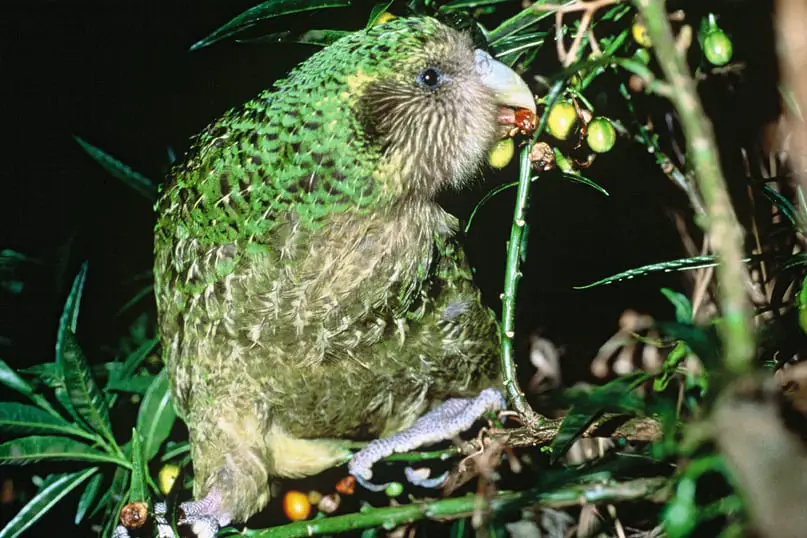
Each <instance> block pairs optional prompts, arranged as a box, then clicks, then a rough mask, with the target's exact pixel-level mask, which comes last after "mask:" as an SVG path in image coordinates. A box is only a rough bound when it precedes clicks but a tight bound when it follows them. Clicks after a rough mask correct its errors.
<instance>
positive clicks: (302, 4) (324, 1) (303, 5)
mask: <svg viewBox="0 0 807 538" xmlns="http://www.w3.org/2000/svg"><path fill="white" fill-rule="evenodd" d="M349 5H350V1H349V0H269V1H268V2H263V3H261V4H258V5H257V6H255V7H252V8H250V9H248V10H246V11H244V12H243V13H241V14H240V15H237V16H236V17H234V18H233V19H232V20H230V22H228V23H226V24H225V25H223V26H221V27H219V28H218V29H217V30H216V31H214V32H213V33H212V34H210V35H208V36H207V37H205V38H204V39H200V40H199V41H197V42H196V43H194V44H193V45H192V46H191V49H190V50H192V51H194V50H199V49H201V48H204V47H208V46H210V45H212V44H213V43H216V42H218V41H221V40H222V39H225V38H227V37H230V36H231V35H233V34H236V33H238V32H240V31H242V30H246V29H247V28H252V27H253V26H255V25H256V24H258V23H259V22H261V21H264V20H267V19H271V18H274V17H280V16H281V15H290V14H292V13H299V12H302V11H311V10H315V9H324V8H330V7H346V6H349Z"/></svg>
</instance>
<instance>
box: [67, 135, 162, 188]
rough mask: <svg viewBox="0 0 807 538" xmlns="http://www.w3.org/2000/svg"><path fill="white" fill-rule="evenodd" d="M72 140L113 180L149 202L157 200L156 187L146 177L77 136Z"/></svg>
mask: <svg viewBox="0 0 807 538" xmlns="http://www.w3.org/2000/svg"><path fill="white" fill-rule="evenodd" d="M73 139H74V140H75V141H76V142H78V144H79V145H80V146H81V148H82V149H83V150H84V151H85V152H87V154H88V155H89V156H90V157H92V158H93V159H94V160H95V162H97V163H98V164H100V165H101V167H102V168H103V169H104V170H106V171H107V172H108V173H109V174H110V175H111V176H112V177H114V178H115V179H119V180H121V181H122V182H123V183H124V184H126V185H127V186H128V187H131V188H132V189H133V190H134V191H135V192H137V193H138V194H140V195H141V196H143V197H144V198H146V199H147V200H150V201H152V202H153V201H155V200H157V185H156V184H155V183H154V182H153V181H151V180H150V179H149V178H147V177H146V176H144V175H142V174H140V173H138V172H136V171H134V170H132V169H131V168H130V167H128V166H126V165H125V164H123V163H122V162H120V161H119V160H117V159H116V158H115V157H113V156H111V155H109V154H108V153H106V152H104V151H103V150H101V149H100V148H97V147H95V146H93V145H92V144H90V143H89V142H87V141H86V140H84V139H83V138H80V137H78V136H74V137H73Z"/></svg>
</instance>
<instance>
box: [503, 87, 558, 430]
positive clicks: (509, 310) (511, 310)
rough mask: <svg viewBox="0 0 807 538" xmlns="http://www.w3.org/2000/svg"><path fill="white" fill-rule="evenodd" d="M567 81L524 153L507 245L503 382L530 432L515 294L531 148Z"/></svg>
mask: <svg viewBox="0 0 807 538" xmlns="http://www.w3.org/2000/svg"><path fill="white" fill-rule="evenodd" d="M563 86H564V80H563V79H561V80H558V81H557V82H555V84H554V85H553V86H552V88H551V89H550V90H549V93H548V94H547V96H546V100H545V101H546V109H545V110H544V113H543V114H542V116H541V121H540V122H539V123H538V128H537V129H536V130H535V133H533V135H532V139H531V140H530V143H529V144H527V145H526V146H525V147H524V148H523V149H522V151H521V158H520V166H521V168H520V170H519V179H518V190H517V192H516V203H515V208H514V209H513V225H512V226H511V228H510V240H509V241H508V242H507V265H506V267H505V273H504V293H503V294H502V334H501V338H502V381H503V383H504V388H505V390H506V392H507V396H508V398H509V400H510V402H511V403H512V405H513V408H514V409H515V410H516V411H517V412H518V414H519V415H521V419H522V421H523V423H524V424H525V425H526V426H528V427H530V428H537V427H538V426H540V425H541V422H542V420H543V419H542V418H541V416H540V415H539V414H538V413H536V412H535V411H534V410H533V409H532V407H530V404H529V403H527V398H526V397H525V395H524V392H523V391H522V390H521V388H520V387H519V386H518V381H517V376H516V365H515V358H514V353H513V338H514V337H515V334H516V329H515V325H516V321H515V320H516V291H517V289H518V281H519V280H520V279H521V276H522V275H521V271H520V270H519V264H520V261H521V252H522V251H525V250H526V248H525V247H526V245H522V242H523V240H524V230H525V227H526V224H527V222H526V212H527V205H528V203H529V195H530V170H531V168H532V166H531V163H530V158H529V154H530V148H532V146H533V144H535V141H536V140H537V139H538V137H539V136H541V133H543V132H544V129H546V123H547V121H548V119H549V111H550V110H551V108H552V105H553V104H554V103H555V101H556V100H557V99H558V96H560V93H561V91H562V90H563Z"/></svg>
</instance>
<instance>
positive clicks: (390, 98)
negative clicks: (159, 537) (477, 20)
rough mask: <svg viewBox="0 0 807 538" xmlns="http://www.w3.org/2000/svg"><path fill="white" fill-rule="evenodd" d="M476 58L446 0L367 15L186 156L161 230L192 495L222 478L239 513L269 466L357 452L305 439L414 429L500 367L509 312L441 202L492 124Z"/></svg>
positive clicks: (168, 346) (299, 467)
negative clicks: (434, 15) (378, 20)
mask: <svg viewBox="0 0 807 538" xmlns="http://www.w3.org/2000/svg"><path fill="white" fill-rule="evenodd" d="M474 62H475V58H474V49H473V46H472V44H471V41H470V39H469V38H468V37H466V36H464V35H462V34H459V33H457V32H455V31H454V30H451V29H449V28H447V27H445V26H443V25H441V24H439V23H437V22H436V21H434V20H431V19H398V20H395V21H393V22H391V23H389V24H386V25H383V26H378V27H374V28H371V29H369V30H366V31H362V32H357V33H355V34H352V35H350V36H348V37H347V38H344V39H342V40H340V41H338V42H337V43H335V44H334V45H332V46H330V47H328V48H327V49H325V50H323V51H321V52H319V53H317V54H315V55H314V56H312V57H311V58H310V59H309V60H308V61H307V62H305V63H304V64H302V65H301V66H300V67H299V68H298V69H296V70H295V71H294V72H293V73H292V74H291V75H290V76H289V77H288V78H287V79H285V80H283V81H281V82H278V83H277V85H276V88H274V89H272V90H268V91H265V92H263V93H262V94H260V95H259V96H258V97H257V98H255V99H254V100H252V101H250V102H248V103H246V104H245V105H243V106H241V107H239V108H237V109H235V110H232V111H230V112H229V113H227V114H226V115H225V116H224V117H223V118H221V119H219V120H218V121H216V122H215V123H213V124H212V125H211V126H210V127H208V128H207V129H206V130H205V131H204V132H203V133H202V134H201V135H200V136H199V137H198V138H197V139H196V141H195V143H194V145H193V147H192V149H191V151H190V153H189V155H188V157H187V159H186V162H185V164H183V165H182V166H180V167H178V168H176V169H175V170H174V171H173V173H172V181H171V182H170V184H169V185H168V187H167V188H166V190H165V192H164V193H163V195H162V198H161V200H160V202H159V203H158V207H157V209H158V212H159V219H158V223H157V227H156V235H155V253H156V264H155V281H156V291H157V302H158V307H159V313H160V328H161V333H162V339H163V346H164V350H165V359H166V363H167V367H168V371H169V374H170V378H171V382H172V388H173V394H174V397H175V401H176V403H177V405H178V408H179V410H180V411H181V412H182V414H183V415H184V418H185V421H186V422H187V424H188V427H189V430H190V441H191V449H192V456H193V463H194V471H195V475H196V491H195V496H197V497H199V496H203V495H204V494H206V493H207V492H208V491H210V490H211V489H212V488H217V489H218V490H219V491H221V492H223V493H224V495H222V497H223V499H224V500H223V504H224V506H223V507H222V508H221V510H220V512H222V513H224V514H226V515H227V516H228V517H229V518H231V519H233V520H236V521H239V520H244V519H246V518H247V517H249V516H250V515H252V514H253V513H254V512H256V511H257V510H259V509H260V508H261V507H262V506H263V505H264V504H265V503H266V501H267V500H268V498H269V481H270V479H271V477H274V476H279V477H283V476H301V475H307V474H313V473H316V472H318V471H320V470H322V469H324V468H327V467H328V466H331V465H333V464H335V463H337V462H340V461H343V460H344V457H345V453H344V452H343V451H342V449H340V448H338V447H337V446H335V445H333V444H331V443H327V442H320V441H302V440H301V439H319V438H335V437H343V438H344V437H347V438H360V437H364V438H366V437H376V436H380V435H385V434H388V433H392V432H395V431H399V430H401V429H402V428H405V427H407V426H409V425H410V424H411V423H412V422H413V421H414V420H415V419H416V418H417V417H418V416H419V415H420V414H422V413H423V412H424V411H425V410H427V409H428V408H429V407H430V406H432V405H433V404H434V403H436V402H439V401H441V400H442V399H444V398H446V397H448V396H451V395H455V396H456V395H466V396H471V395H474V394H475V393H477V392H478V391H479V390H480V389H481V388H484V387H487V386H490V385H491V384H494V383H495V382H496V379H497V375H498V373H497V364H498V336H497V335H498V332H497V327H496V324H495V321H494V318H493V316H492V313H491V312H490V311H489V310H488V309H487V308H485V307H484V306H483V305H482V303H481V301H480V296H479V291H478V290H477V288H476V287H475V286H474V284H473V282H472V278H471V272H470V270H469V268H468V265H467V263H466V262H465V259H464V256H463V253H462V250H461V247H460V246H459V245H458V244H457V242H456V240H455V239H454V234H455V232H456V228H457V221H456V219H455V218H454V217H453V216H451V215H450V214H448V213H446V212H445V211H444V210H443V209H442V208H440V207H439V206H438V205H437V204H436V202H435V201H434V196H435V194H436V193H437V192H439V191H440V190H443V189H445V188H446V187H450V186H453V187H458V186H461V185H462V184H463V183H464V182H466V181H467V180H468V179H469V177H471V176H472V174H473V173H474V172H475V171H476V170H477V169H478V167H479V164H480V162H481V161H482V160H483V158H484V156H485V152H486V150H487V149H488V148H489V147H490V145H491V144H492V142H493V141H494V140H495V137H496V132H497V125H498V124H497V108H498V105H497V101H496V98H495V96H494V95H493V92H492V91H491V90H490V89H489V88H487V87H485V86H484V85H482V84H481V83H480V82H479V77H478V75H477V74H476V73H475V71H474V65H475V63H474ZM429 66H438V67H439V69H440V72H441V73H442V74H443V75H445V77H447V78H444V79H443V80H444V81H445V83H444V84H442V85H441V86H440V87H438V88H436V89H433V88H430V87H426V86H424V84H423V83H422V81H421V79H422V76H421V75H419V74H420V73H422V72H423V70H424V69H425V68H428V67H429ZM259 68H261V67H260V66H256V69H259ZM419 77H421V78H419ZM224 519H227V518H224Z"/></svg>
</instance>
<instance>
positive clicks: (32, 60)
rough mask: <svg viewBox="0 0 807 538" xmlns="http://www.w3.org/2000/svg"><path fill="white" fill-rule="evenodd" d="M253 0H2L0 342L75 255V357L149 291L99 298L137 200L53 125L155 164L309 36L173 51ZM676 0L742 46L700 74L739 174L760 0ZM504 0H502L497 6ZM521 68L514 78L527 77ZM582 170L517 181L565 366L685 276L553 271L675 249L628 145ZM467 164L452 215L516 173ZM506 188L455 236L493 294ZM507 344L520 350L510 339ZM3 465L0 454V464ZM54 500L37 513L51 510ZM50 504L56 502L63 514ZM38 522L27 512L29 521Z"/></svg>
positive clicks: (752, 106)
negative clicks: (580, 179)
mask: <svg viewBox="0 0 807 538" xmlns="http://www.w3.org/2000/svg"><path fill="white" fill-rule="evenodd" d="M256 3H257V2H255V1H254V0H232V1H228V2H223V1H218V2H214V1H209V0H199V1H194V2H189V1H179V0H137V1H132V0H127V1H116V2H102V1H100V0H84V1H66V0H62V1H59V0H54V1H42V0H5V1H4V2H3V4H2V7H0V40H2V41H1V46H0V125H2V132H3V135H4V136H3V142H2V146H0V155H1V156H2V160H3V166H2V167H0V179H1V180H2V187H3V189H2V194H0V200H2V210H1V211H0V215H1V218H2V219H3V220H2V223H0V234H2V238H1V240H0V249H4V248H8V249H13V250H15V251H18V252H20V253H22V254H25V255H28V256H31V257H32V258H34V259H36V260H38V261H37V262H35V263H31V264H26V265H24V266H22V267H21V268H20V269H19V270H18V271H17V272H15V274H14V278H15V279H17V280H19V281H20V282H22V283H23V288H22V291H21V292H19V293H11V292H9V291H8V290H6V289H3V290H2V291H0V294H2V295H0V308H1V309H2V311H1V312H0V313H1V314H2V319H3V321H2V326H1V327H2V328H0V356H1V357H2V358H3V360H5V361H7V362H8V363H9V364H11V365H12V366H15V367H25V366H30V365H33V364H38V363H42V362H47V361H52V360H53V345H54V342H55V334H56V326H57V321H58V316H59V314H60V312H61V308H62V304H63V301H64V299H65V296H66V294H67V290H68V288H69V285H70V282H71V280H72V278H73V276H74V275H75V274H76V272H77V271H78V269H79V267H80V265H81V264H82V263H83V262H84V261H87V262H88V264H89V273H88V280H87V287H86V291H85V294H84V299H83V302H82V305H83V306H82V311H81V318H80V320H79V327H78V335H79V340H80V341H81V343H82V345H83V347H84V349H85V353H86V354H87V356H88V358H89V359H90V360H91V361H92V362H101V361H106V360H110V359H111V358H112V357H113V354H112V351H111V349H112V346H114V344H115V343H116V342H117V341H118V339H119V338H120V337H121V336H122V335H123V334H125V332H126V330H127V327H128V326H129V325H130V324H131V322H132V320H133V319H134V317H135V316H136V315H138V314H139V313H142V312H143V311H144V310H149V309H151V310H153V305H152V300H151V298H150V297H149V298H146V299H144V300H143V301H142V302H141V303H140V304H139V306H138V307H137V308H135V309H133V310H130V311H128V312H126V313H125V314H123V315H116V313H117V312H118V310H119V309H120V307H121V306H122V305H123V304H125V303H126V302H127V300H129V299H130V298H131V297H132V295H133V294H134V293H136V292H137V291H138V290H139V289H141V288H142V287H143V286H144V285H145V284H147V282H148V280H144V279H143V275H144V274H146V276H148V272H149V271H150V268H151V263H152V254H151V249H152V237H151V233H152V226H153V221H154V218H153V214H152V208H151V203H150V202H149V201H148V200H146V199H145V198H143V197H142V196H140V195H138V194H137V193H135V192H134V191H133V190H131V189H130V188H129V187H127V186H126V185H124V184H122V183H121V182H119V181H118V180H116V179H115V178H112V177H110V176H109V175H108V174H107V173H106V172H105V171H104V170H103V169H102V168H101V167H100V166H99V165H98V164H97V163H95V162H94V161H93V160H92V159H91V158H90V157H89V156H88V155H87V154H86V153H84V151H83V150H82V149H81V148H80V147H79V146H78V144H76V143H75V141H74V140H73V138H72V137H73V136H74V135H75V136H80V137H82V138H84V139H85V140H87V141H88V142H90V143H91V144H94V145H96V146H98V147H100V148H101V149H103V150H104V151H106V152H108V153H109V154H111V155H113V156H114V157H116V158H118V159H119V160H121V161H122V162H124V163H126V164H127V165H129V166H131V167H132V168H133V169H135V170H137V171H138V172H140V173H142V174H143V175H145V176H147V177H149V178H152V179H154V180H155V181H162V178H163V176H164V174H165V171H166V169H167V167H168V164H169V154H170V153H171V152H173V153H175V154H176V155H177V156H178V157H179V158H181V156H182V154H183V152H184V150H185V149H186V148H187V144H188V139H189V138H190V137H191V136H192V135H194V134H195V133H196V132H198V131H200V130H201V129H202V128H203V127H204V126H205V125H206V124H207V123H208V122H210V121H212V120H213V119H215V118H216V117H217V116H218V115H220V114H222V113H223V112H225V111H226V110H227V109H228V108H230V107H232V106H235V105H237V104H239V103H241V102H243V101H245V100H247V99H249V98H251V97H252V96H254V95H255V94H256V93H257V92H259V91H260V90H261V89H263V88H266V87H268V86H270V85H271V84H272V82H273V81H274V80H276V79H277V78H279V77H281V76H283V75H284V74H285V73H287V72H288V70H289V69H290V68H291V67H293V66H294V65H295V64H297V63H298V62H299V61H301V60H303V59H304V58H306V57H307V56H309V55H310V54H311V53H313V52H314V51H315V50H317V49H316V48H315V47H311V46H305V45H296V44H273V45H267V44H260V45H257V44H251V45H250V44H235V43H232V42H229V41H228V42H221V43H218V44H216V45H214V46H212V47H209V48H206V49H202V50H200V51H197V52H189V51H188V47H189V46H190V45H191V44H192V43H194V42H196V41H197V40H198V39H200V38H202V37H204V36H205V35H207V34H208V33H210V32H211V31H213V30H214V29H215V28H217V27H218V26H220V25H221V24H223V23H224V22H226V21H228V20H229V19H230V18H232V17H233V16H235V15H237V14H238V13H240V12H241V11H243V10H245V9H247V8H249V7H252V6H253V5H255V4H256ZM687 4H693V3H692V2H688V3H687ZM695 4H701V5H699V6H697V7H694V8H693V7H691V6H688V7H689V9H702V10H704V11H705V10H706V9H707V8H708V7H710V6H712V7H717V8H718V9H722V10H723V12H724V13H725V15H724V17H723V18H722V19H721V26H722V27H723V28H724V29H725V30H726V31H727V32H728V33H729V35H732V36H734V38H735V58H736V59H738V60H742V61H744V62H746V68H745V71H744V72H743V74H742V75H731V76H727V77H718V79H716V80H712V79H709V80H708V81H706V82H704V83H702V85H701V89H702V90H703V92H704V98H705V100H706V105H707V107H708V109H709V111H710V114H712V117H713V119H714V120H715V123H716V125H717V130H718V137H719V140H720V144H721V149H722V151H723V153H724V158H723V164H724V166H725V167H726V171H727V176H728V177H729V180H730V181H732V180H733V178H736V183H737V184H738V185H740V186H739V187H738V188H739V189H742V188H743V187H742V178H743V176H742V171H741V168H740V166H739V160H738V159H736V158H735V157H736V155H737V154H738V153H737V148H739V147H740V146H741V145H743V144H745V143H746V142H747V141H748V140H753V139H754V137H755V136H756V134H757V132H758V129H759V126H760V124H761V123H762V122H763V121H765V120H767V119H770V118H772V117H774V116H775V113H776V102H777V99H776V94H775V81H776V79H775V77H776V73H775V59H774V57H773V55H772V47H771V30H770V21H769V13H770V7H769V5H768V2H736V1H732V2H720V3H717V2H696V3H695ZM518 6H519V2H515V3H514V5H513V6H510V7H506V8H503V9H504V10H505V11H506V10H507V9H510V11H514V10H516V9H518ZM727 6H729V7H730V9H729V10H727V9H726V7H727ZM371 7H372V3H371V2H367V1H365V2H363V1H361V0H356V1H354V2H353V6H352V7H351V8H346V9H332V10H326V11H325V12H322V13H304V14H299V15H296V16H291V17H285V18H281V19H276V20H273V21H269V22H267V23H265V24H263V25H261V26H259V27H258V33H261V32H266V33H268V32H273V31H278V30H282V29H287V28H290V27H292V28H343V29H357V28H360V27H362V26H364V24H365V22H366V19H367V16H368V14H369V11H370V8H371ZM393 12H395V10H394V9H393ZM398 13H401V11H400V10H398ZM500 17H501V16H500V15H497V16H496V19H497V20H499V19H500ZM694 20H697V19H694ZM545 48H546V49H547V51H546V52H547V54H544V55H542V58H543V57H545V60H544V61H543V63H539V64H538V65H541V66H542V68H543V66H546V67H545V69H546V71H545V72H543V73H542V74H551V73H552V72H555V71H557V70H558V65H557V60H556V58H555V57H554V47H553V46H548V47H545ZM531 75H532V74H531V73H528V74H527V75H525V79H526V80H527V81H528V82H530V83H531V84H532V83H533V80H534V79H533V77H532V76H531ZM536 89H537V87H536ZM587 96H588V97H589V98H590V99H591V100H592V101H593V102H595V104H596V105H597V108H598V112H599V113H604V114H607V113H608V112H609V111H610V110H613V111H614V116H617V115H618V114H621V113H622V112H621V111H622V108H621V107H620V106H619V103H618V102H613V101H609V97H608V95H607V94H606V93H604V92H598V91H597V88H596V87H595V88H592V90H591V91H590V92H587ZM610 99H613V97H610ZM654 102H655V101H653V100H648V102H647V103H646V106H647V107H648V113H650V114H658V113H659V112H660V111H661V110H662V108H661V107H660V106H658V105H654ZM654 106H655V107H656V108H653V107H654ZM658 118H661V116H658ZM659 125H661V124H659ZM727 156H728V157H727ZM585 174H586V175H587V176H588V177H590V178H593V179H595V180H597V181H598V182H599V183H600V184H601V185H603V186H604V187H605V188H606V189H607V190H608V191H609V192H610V194H611V196H610V197H604V196H603V195H601V194H599V193H597V192H595V191H594V190H592V189H590V188H587V187H585V186H582V185H579V184H575V183H571V182H568V181H565V180H562V179H561V178H560V177H559V176H558V175H556V174H547V175H545V176H544V177H542V179H541V180H540V181H539V182H537V183H535V184H534V185H533V190H532V205H531V209H530V216H529V223H530V234H529V257H528V261H527V264H526V265H525V266H524V268H523V272H524V278H523V279H522V281H521V287H520V298H519V306H518V324H519V334H520V335H521V336H522V337H526V336H527V335H529V334H530V333H532V332H533V331H539V332H540V334H541V335H543V336H545V337H548V338H549V339H551V340H552V341H554V342H555V343H556V344H557V345H559V346H561V347H562V348H563V349H564V350H565V355H564V357H565V359H564V360H565V362H564V364H565V365H567V366H566V368H567V369H565V370H564V374H565V375H566V376H567V379H568V380H569V381H573V380H575V379H580V378H585V377H586V375H587V367H588V366H587V364H588V361H589V360H590V359H591V357H593V355H594V354H595V353H596V350H597V348H598V346H599V345H600V344H602V343H603V342H604V341H605V340H606V339H607V338H608V337H609V336H610V335H611V334H613V332H614V331H615V330H616V328H617V320H618V317H619V315H620V314H621V313H622V312H623V311H624V310H625V309H626V308H632V309H635V310H638V311H641V312H649V313H651V314H653V315H654V316H656V317H659V318H665V317H666V318H667V319H669V318H671V316H672V308H671V307H670V306H669V304H668V303H667V302H666V300H665V299H664V298H663V296H662V295H661V294H660V293H659V288H660V287H662V286H668V287H672V288H674V289H677V290H678V291H685V289H684V288H683V286H682V279H681V277H680V275H677V274H665V275H655V276H650V277H646V278H641V279H637V280H632V281H628V282H625V283H620V284H617V285H613V286H608V287H603V288H597V289H593V290H587V291H575V290H573V289H572V287H573V286H575V285H579V284H583V283H587V282H591V281H594V280H597V279H599V278H602V277H604V276H607V275H610V274H613V273H616V272H619V271H622V270H624V269H628V268H631V267H635V266H640V265H644V264H647V263H652V262H657V261H661V260H666V259H674V258H677V257H682V256H684V255H685V253H684V251H683V249H682V247H681V246H680V239H679V236H678V233H677V232H676V230H675V227H674V225H673V223H672V220H671V218H670V209H671V208H677V209H679V210H682V211H683V212H684V214H685V215H689V212H688V210H687V209H686V207H687V206H686V200H685V198H684V196H683V195H682V194H681V193H679V192H678V191H677V190H676V189H675V188H674V187H673V186H672V185H671V184H670V183H669V181H668V180H667V179H666V178H665V177H664V176H663V174H661V172H660V171H659V170H658V168H657V167H656V165H655V163H654V161H653V159H652V156H649V155H647V153H646V151H645V150H644V149H643V148H642V147H640V146H638V145H636V144H634V143H632V142H630V141H628V140H626V139H620V140H619V141H618V143H617V147H616V149H615V150H614V151H613V152H611V153H609V154H606V155H604V156H602V157H600V158H598V159H597V161H596V162H595V164H594V165H593V166H592V167H591V168H589V169H587V170H586V171H585ZM485 177H486V180H485V182H484V183H482V182H480V184H479V185H477V186H476V187H475V188H474V189H471V190H470V191H468V192H466V193H463V194H462V195H452V196H450V201H449V202H448V203H449V205H450V206H451V207H452V209H455V210H456V212H457V213H458V214H459V215H466V216H467V214H468V213H469V212H470V210H471V209H472V208H473V206H474V203H475V202H476V201H478V200H479V198H481V196H482V195H483V194H484V193H485V192H486V191H487V190H489V189H490V188H493V187H494V186H495V185H498V184H501V183H503V182H507V181H514V180H516V179H517V163H515V164H511V166H510V167H508V168H507V169H505V170H504V171H502V172H498V173H493V172H492V171H488V172H486V174H485ZM513 198H514V191H512V190H511V191H505V192H504V193H502V194H501V195H499V196H498V197H496V198H494V199H493V200H492V201H491V202H490V203H489V204H487V205H486V206H485V207H484V208H483V209H482V210H481V211H480V213H479V216H478V219H479V220H477V221H476V222H475V224H474V227H473V228H472V229H471V231H470V233H469V236H468V243H467V244H468V251H469V254H470V257H471V261H472V263H474V264H475V265H476V268H477V276H478V280H479V284H480V286H481V287H482V289H483V291H484V293H485V296H486V298H487V299H488V300H489V303H490V306H492V307H493V308H495V309H497V311H498V310H500V302H499V299H498V296H499V294H500V293H501V289H502V282H503V275H504V258H505V248H506V241H507V237H508V236H509V231H510V219H511V216H512V204H513ZM138 275H140V278H139V279H138V278H137V277H138ZM522 339H523V338H522ZM519 349H520V350H521V352H520V354H521V358H522V359H523V357H524V355H525V353H524V351H525V348H524V346H523V345H522V346H521V347H520V348H519ZM5 471H6V470H5V469H0V474H2V473H3V472H5ZM66 504H67V505H70V504H71V503H66ZM70 510H73V508H72V507H69V510H67V512H66V513H67V514H70V513H71V512H70ZM10 515H11V514H8V513H7V514H4V515H3V516H2V518H0V521H2V520H5V519H6V518H8V517H9V516H10ZM57 515H58V514H57ZM57 515H54V516H52V517H51V518H49V520H52V521H56V520H57ZM63 517H68V518H69V521H72V516H69V515H68V516H63ZM63 521H64V520H63ZM44 528H45V527H40V526H37V529H39V530H38V531H36V532H40V531H43V529H44Z"/></svg>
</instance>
